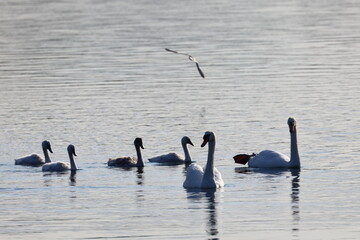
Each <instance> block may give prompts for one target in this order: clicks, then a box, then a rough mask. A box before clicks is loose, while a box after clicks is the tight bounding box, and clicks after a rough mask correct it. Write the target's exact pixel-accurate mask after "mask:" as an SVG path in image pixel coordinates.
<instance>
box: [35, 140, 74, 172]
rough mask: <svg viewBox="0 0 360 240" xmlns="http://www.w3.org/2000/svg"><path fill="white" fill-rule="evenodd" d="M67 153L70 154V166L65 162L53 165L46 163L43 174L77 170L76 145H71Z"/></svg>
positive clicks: (53, 163)
mask: <svg viewBox="0 0 360 240" xmlns="http://www.w3.org/2000/svg"><path fill="white" fill-rule="evenodd" d="M67 151H68V154H69V159H70V164H69V163H65V162H52V163H46V164H45V165H43V167H42V171H43V172H63V171H67V170H71V171H73V170H77V167H76V163H75V160H74V156H76V153H75V147H74V145H72V144H70V145H69V146H68V147H67Z"/></svg>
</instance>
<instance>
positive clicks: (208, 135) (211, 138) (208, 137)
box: [201, 131, 215, 147]
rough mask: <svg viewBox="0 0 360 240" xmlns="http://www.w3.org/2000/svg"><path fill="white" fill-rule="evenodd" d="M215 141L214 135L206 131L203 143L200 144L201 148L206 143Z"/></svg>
mask: <svg viewBox="0 0 360 240" xmlns="http://www.w3.org/2000/svg"><path fill="white" fill-rule="evenodd" d="M212 141H215V133H213V132H210V131H207V132H205V134H204V136H203V143H202V144H201V147H204V146H205V145H206V144H207V143H208V142H212Z"/></svg>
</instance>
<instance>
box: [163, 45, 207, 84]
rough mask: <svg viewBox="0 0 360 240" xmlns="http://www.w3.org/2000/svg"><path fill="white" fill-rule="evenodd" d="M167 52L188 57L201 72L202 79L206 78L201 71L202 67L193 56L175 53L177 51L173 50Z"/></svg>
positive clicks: (167, 49)
mask: <svg viewBox="0 0 360 240" xmlns="http://www.w3.org/2000/svg"><path fill="white" fill-rule="evenodd" d="M165 50H166V51H168V52H172V53H176V54H181V55H185V56H188V58H189V60H190V61H192V62H194V63H195V64H196V67H197V70H198V71H199V73H200V76H201V77H202V78H205V74H204V73H203V71H202V70H201V69H200V66H199V62H198V61H197V60H196V59H195V58H194V57H193V56H191V55H190V54H187V53H182V52H178V51H175V50H171V49H169V48H165Z"/></svg>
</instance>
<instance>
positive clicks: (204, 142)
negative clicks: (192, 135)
mask: <svg viewBox="0 0 360 240" xmlns="http://www.w3.org/2000/svg"><path fill="white" fill-rule="evenodd" d="M208 141H209V140H208V139H204V141H203V143H202V144H201V147H205V145H206V144H207V143H208Z"/></svg>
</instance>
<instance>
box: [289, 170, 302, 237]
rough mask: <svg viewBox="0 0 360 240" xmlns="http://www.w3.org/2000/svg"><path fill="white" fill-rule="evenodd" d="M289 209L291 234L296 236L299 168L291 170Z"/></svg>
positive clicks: (298, 212)
mask: <svg viewBox="0 0 360 240" xmlns="http://www.w3.org/2000/svg"><path fill="white" fill-rule="evenodd" d="M291 176H292V180H291V210H292V217H293V228H292V231H293V234H294V235H296V236H297V234H298V231H299V222H300V207H299V202H300V196H299V195H300V170H298V171H291Z"/></svg>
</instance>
